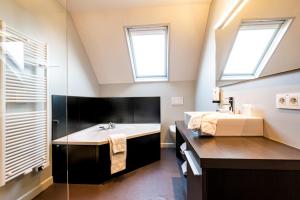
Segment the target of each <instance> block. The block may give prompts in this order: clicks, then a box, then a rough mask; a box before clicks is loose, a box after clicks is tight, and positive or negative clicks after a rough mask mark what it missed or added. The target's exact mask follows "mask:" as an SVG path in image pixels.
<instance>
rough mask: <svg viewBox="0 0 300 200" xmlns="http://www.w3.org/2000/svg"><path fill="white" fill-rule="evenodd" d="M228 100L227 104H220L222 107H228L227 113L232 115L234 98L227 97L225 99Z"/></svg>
mask: <svg viewBox="0 0 300 200" xmlns="http://www.w3.org/2000/svg"><path fill="white" fill-rule="evenodd" d="M225 99H228V103H222V105H229V111H231V112H233V113H234V98H233V97H228V98H225Z"/></svg>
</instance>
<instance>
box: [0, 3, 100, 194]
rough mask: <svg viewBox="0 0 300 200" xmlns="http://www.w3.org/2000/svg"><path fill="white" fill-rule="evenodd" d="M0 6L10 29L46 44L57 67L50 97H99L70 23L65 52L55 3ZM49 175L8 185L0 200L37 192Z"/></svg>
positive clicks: (61, 22)
mask: <svg viewBox="0 0 300 200" xmlns="http://www.w3.org/2000/svg"><path fill="white" fill-rule="evenodd" d="M0 5H1V6H0V18H1V19H2V20H4V21H5V22H6V23H7V24H8V25H9V26H11V27H14V28H15V29H17V30H18V31H20V32H22V33H25V34H27V35H28V36H30V37H32V38H35V39H38V40H40V41H43V42H46V43H47V44H48V64H49V66H59V67H50V68H49V70H48V72H49V84H50V85H49V86H50V88H49V89H50V94H61V95H63V94H67V93H68V94H69V95H79V94H80V95H81V96H82V95H86V96H97V95H98V92H99V88H98V85H97V84H96V83H97V80H96V77H95V76H94V75H93V74H92V68H91V66H90V64H89V62H88V59H87V57H86V55H85V52H84V50H83V47H82V45H81V42H80V41H79V38H78V35H77V34H76V33H75V29H74V27H73V25H72V23H70V24H69V28H68V29H69V32H68V35H70V38H69V39H70V40H69V44H70V45H69V50H68V51H67V48H66V47H67V37H66V36H67V35H66V30H67V29H66V27H67V26H66V22H67V21H66V19H67V18H66V12H65V9H64V8H62V7H61V5H60V4H58V3H57V2H56V0H42V1H40V0H0ZM67 53H68V57H67ZM67 58H68V59H69V60H68V62H67ZM67 64H69V66H68V68H67ZM68 71H69V75H70V76H69V78H68V77H67V75H68V74H67V72H68ZM68 82H69V84H67V83H68ZM67 85H69V90H67ZM51 171H52V170H51V166H50V167H48V168H46V169H45V170H44V171H42V172H40V173H31V174H29V175H26V176H24V177H20V178H18V179H15V180H13V181H11V182H9V183H8V184H7V185H6V186H4V187H1V188H0V199H3V200H4V199H5V200H14V199H17V198H19V197H21V196H22V195H24V194H26V193H27V192H30V191H31V190H34V189H37V188H36V187H38V186H41V184H42V183H44V185H43V186H45V185H47V184H48V183H51ZM49 178H50V179H49ZM45 181H46V182H45ZM38 189H42V188H38ZM37 191H38V190H34V192H37Z"/></svg>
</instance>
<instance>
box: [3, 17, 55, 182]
mask: <svg viewBox="0 0 300 200" xmlns="http://www.w3.org/2000/svg"><path fill="white" fill-rule="evenodd" d="M0 42H1V46H0V56H1V60H0V92H1V95H0V123H1V124H0V186H3V185H5V184H6V182H8V181H10V180H12V179H14V178H16V177H18V176H20V175H23V174H28V173H30V172H32V171H33V170H42V169H43V168H44V167H46V166H48V165H49V134H48V133H49V121H48V120H49V117H48V110H49V108H48V84H47V45H46V44H44V43H42V42H39V41H36V40H34V39H31V38H29V37H28V36H26V35H24V34H22V33H20V32H18V31H16V30H15V29H13V28H11V27H9V26H7V25H6V24H5V23H4V22H3V21H1V20H0Z"/></svg>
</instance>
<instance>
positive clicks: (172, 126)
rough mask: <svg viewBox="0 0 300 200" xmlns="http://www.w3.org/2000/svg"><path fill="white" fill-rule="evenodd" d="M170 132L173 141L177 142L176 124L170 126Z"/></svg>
mask: <svg viewBox="0 0 300 200" xmlns="http://www.w3.org/2000/svg"><path fill="white" fill-rule="evenodd" d="M169 133H170V136H171V138H172V140H173V142H174V143H175V142H176V126H175V124H172V125H170V126H169Z"/></svg>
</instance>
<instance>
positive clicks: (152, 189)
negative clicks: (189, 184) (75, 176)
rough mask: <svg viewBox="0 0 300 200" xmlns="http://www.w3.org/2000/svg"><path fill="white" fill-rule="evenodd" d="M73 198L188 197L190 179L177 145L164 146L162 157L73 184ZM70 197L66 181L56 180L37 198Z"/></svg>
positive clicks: (168, 199)
mask: <svg viewBox="0 0 300 200" xmlns="http://www.w3.org/2000/svg"><path fill="white" fill-rule="evenodd" d="M69 190H70V193H69V195H70V199H71V200H83V199H84V200H100V199H101V200H185V196H186V180H185V178H183V177H182V175H181V173H180V168H179V165H178V163H177V159H176V156H175V149H162V151H161V160H160V161H158V162H155V163H153V164H150V165H148V166H146V167H143V168H141V169H138V170H136V171H134V172H132V173H130V174H126V175H123V176H120V177H118V178H115V179H112V180H111V181H109V182H107V183H105V184H101V185H70V187H69ZM64 199H67V186H66V184H53V185H52V186H51V187H49V188H48V189H47V190H46V191H44V192H43V193H41V194H40V195H38V196H37V197H36V198H35V200H64Z"/></svg>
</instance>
